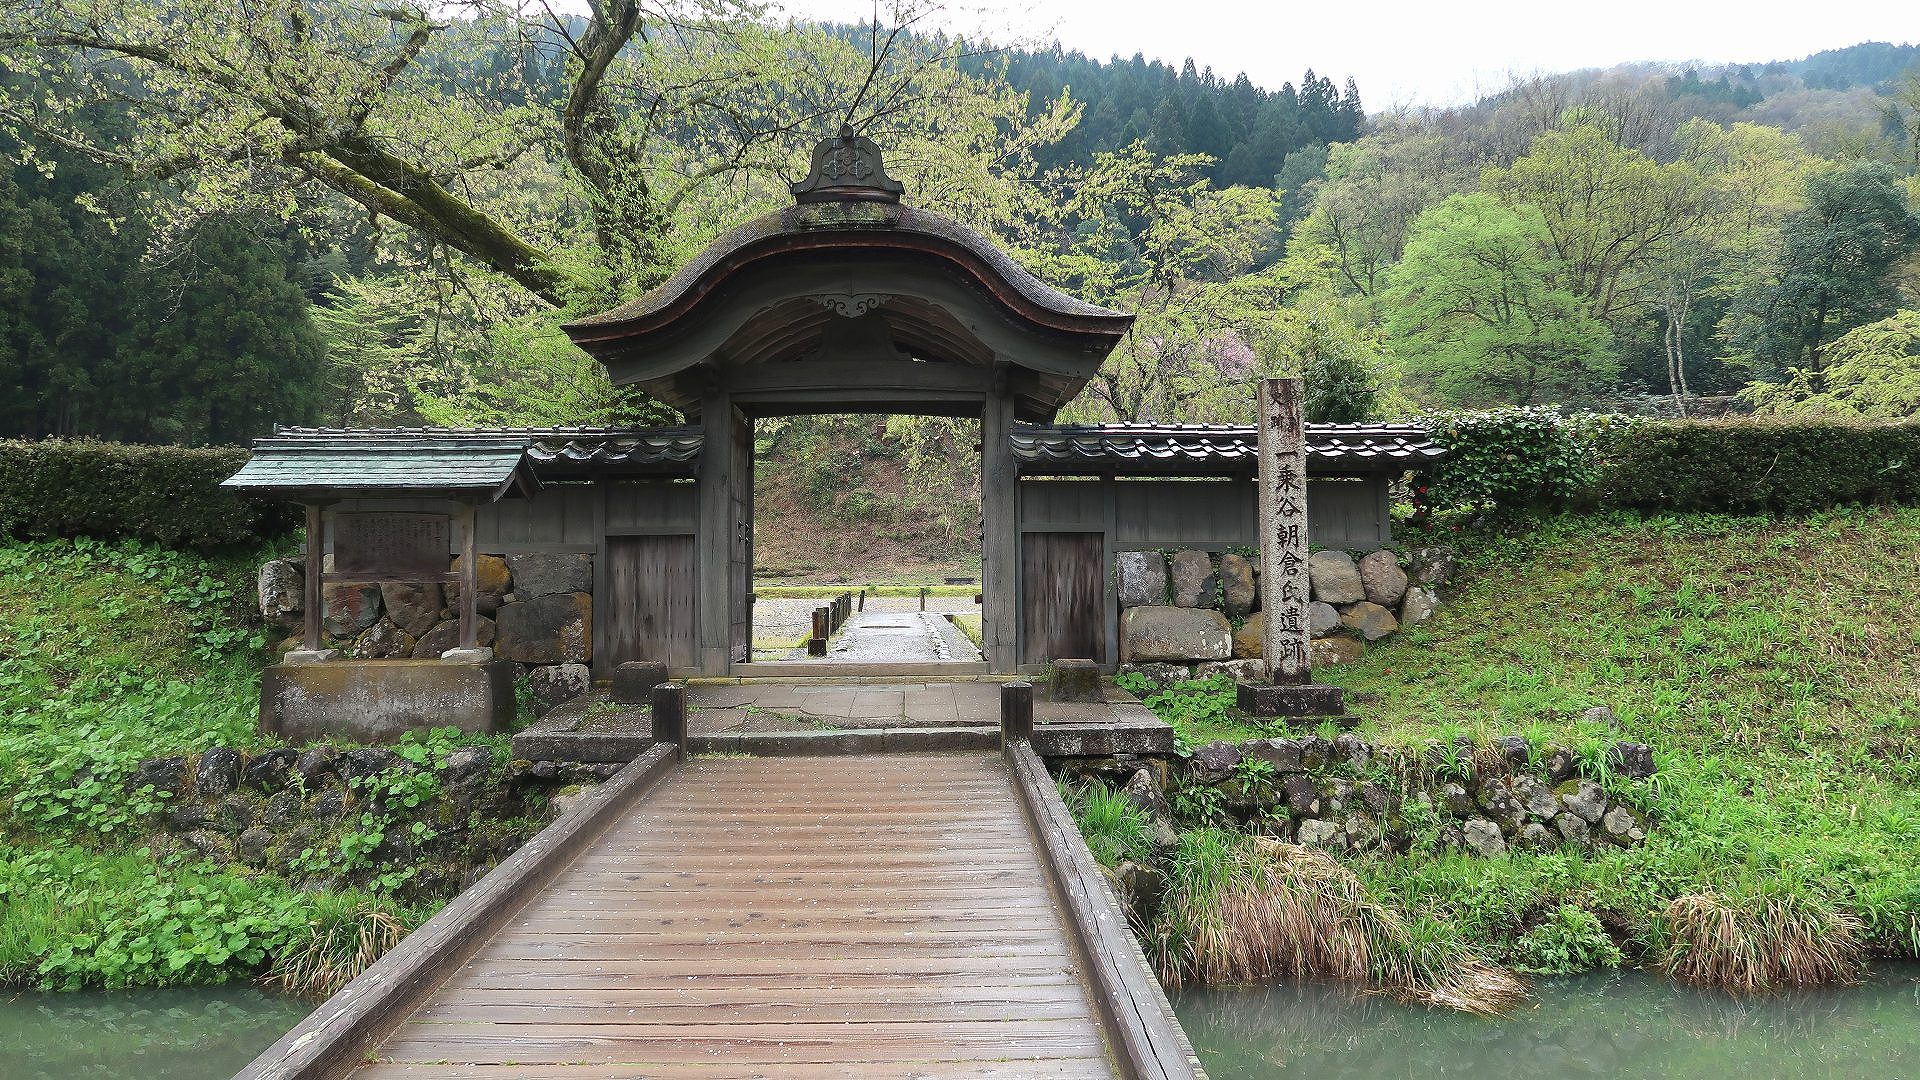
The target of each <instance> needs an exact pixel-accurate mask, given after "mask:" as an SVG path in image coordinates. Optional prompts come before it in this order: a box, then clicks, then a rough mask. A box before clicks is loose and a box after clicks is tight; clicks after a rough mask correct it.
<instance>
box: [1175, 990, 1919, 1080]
mask: <svg viewBox="0 0 1920 1080" xmlns="http://www.w3.org/2000/svg"><path fill="white" fill-rule="evenodd" d="M1174 1008H1175V1010H1176V1011H1177V1012H1178V1013H1179V1014H1180V1022H1181V1024H1182V1026H1184V1027H1185V1028H1186V1030H1187V1035H1188V1036H1189V1037H1190V1038H1191V1039H1192V1040H1193V1044H1194V1048H1195V1050H1197V1051H1198V1052H1199V1054H1200V1061H1201V1064H1203V1065H1205V1066H1206V1069H1207V1073H1208V1075H1209V1076H1211V1077H1212V1078H1213V1080H1271V1078H1275V1077H1289V1078H1291V1077H1313V1078H1314V1080H1343V1078H1347V1077H1366V1078H1368V1080H1400V1078H1403V1077H1404V1078H1406V1080H1434V1078H1436V1077H1447V1076H1460V1077H1472V1078H1474V1080H1499V1078H1504V1077H1520V1078H1525V1080H1565V1078H1569V1077H1600V1076H1604V1077H1623V1078H1632V1077H1684V1078H1687V1080H1787V1078H1794V1080H1800V1078H1813V1077H1822V1078H1825V1077H1833V1078H1836V1080H1838V1078H1847V1080H1856V1078H1857V1080H1881V1078H1897V1077H1904V1078H1912V1080H1920V964H1901V965H1893V966H1889V967H1885V968H1882V969H1880V970H1879V971H1877V972H1876V973H1875V974H1874V975H1873V977H1872V978H1871V979H1870V980H1868V982H1867V983H1866V984H1865V985H1863V986H1857V987H1852V988H1849V989H1843V990H1823V991H1803V992H1796V993H1790V994H1785V995H1782V996H1779V997H1775V998H1768V999H1762V1000H1755V1001H1737V1000H1734V999H1732V998H1729V997H1727V996H1726V995H1723V994H1713V993H1699V992H1694V991H1689V990H1683V989H1679V988H1676V987H1675V986H1673V985H1672V984H1671V983H1668V982H1667V981H1665V980H1664V979H1659V978H1655V977H1652V976H1648V975H1643V974H1640V973H1638V972H1626V973H1615V974H1606V975H1591V976H1583V977H1580V978H1574V979H1558V980H1550V981H1542V982H1540V983H1537V984H1535V986H1534V987H1533V995H1532V1000H1531V1001H1530V1002H1529V1003H1528V1004H1526V1005H1524V1006H1522V1007H1521V1008H1520V1009H1519V1010H1518V1011H1517V1012H1515V1014H1514V1015H1513V1016H1512V1017H1510V1018H1508V1019H1504V1020H1489V1019H1482V1018H1479V1017H1472V1016H1466V1015H1462V1014H1460V1013H1455V1012H1450V1011H1443V1010H1439V1009H1425V1008H1420V1007H1410V1006H1405V1005H1400V1004H1396V1003H1395V1002H1393V1001H1391V1000H1387V999H1383V998H1378V997H1362V998H1357V999H1356V998H1355V997H1354V996H1353V995H1351V994H1349V993H1347V992H1345V991H1343V990H1341V989H1339V988H1336V987H1329V986H1321V985H1309V986H1292V985H1283V986H1259V987H1229V988H1209V989H1201V990H1188V991H1184V992H1181V993H1179V994H1176V995H1174Z"/></svg>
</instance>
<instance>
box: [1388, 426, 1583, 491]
mask: <svg viewBox="0 0 1920 1080" xmlns="http://www.w3.org/2000/svg"><path fill="white" fill-rule="evenodd" d="M1425 426H1426V428H1427V432H1428V434H1429V435H1431V436H1432V438H1433V440H1434V441H1435V442H1437V443H1439V444H1440V445H1441V446H1444V447H1446V448H1447V456H1446V457H1445V458H1444V459H1442V460H1441V461H1440V463H1439V464H1438V465H1437V466H1435V468H1434V470H1433V476H1432V482H1431V484H1430V485H1429V493H1428V499H1429V500H1430V501H1431V503H1432V505H1433V506H1434V507H1436V508H1438V509H1473V510H1485V509H1493V508H1501V509H1508V510H1527V509H1545V508H1549V507H1554V506H1560V505H1563V504H1565V503H1566V502H1567V501H1569V500H1570V499H1572V498H1573V497H1574V496H1575V495H1576V494H1578V493H1579V492H1580V491H1581V490H1582V489H1584V488H1585V487H1587V485H1588V484H1590V483H1591V482H1592V463H1591V460H1590V458H1589V455H1588V454H1587V452H1586V448H1585V447H1584V446H1583V445H1581V442H1580V440H1579V438H1578V437H1577V432H1576V430H1575V428H1574V426H1573V425H1572V424H1570V423H1568V422H1567V421H1566V420H1565V419H1563V418H1562V417H1560V416H1559V415H1558V414H1556V413H1555V412H1554V411H1553V410H1552V409H1539V408H1534V409H1500V410H1495V411H1491V412H1478V413H1455V414H1447V415H1438V416H1431V417H1428V418H1427V419H1426V421H1425Z"/></svg>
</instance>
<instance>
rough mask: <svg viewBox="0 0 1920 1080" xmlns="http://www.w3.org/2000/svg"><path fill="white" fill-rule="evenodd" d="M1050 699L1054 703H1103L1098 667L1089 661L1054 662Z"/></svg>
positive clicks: (1103, 697) (1104, 697)
mask: <svg viewBox="0 0 1920 1080" xmlns="http://www.w3.org/2000/svg"><path fill="white" fill-rule="evenodd" d="M1051 690H1052V693H1051V697H1052V698H1053V700H1055V701H1104V700H1106V695H1104V694H1102V693H1101V689H1100V665H1099V664H1096V663H1094V662H1093V661H1091V660H1055V661H1054V662H1053V686H1052V688H1051Z"/></svg>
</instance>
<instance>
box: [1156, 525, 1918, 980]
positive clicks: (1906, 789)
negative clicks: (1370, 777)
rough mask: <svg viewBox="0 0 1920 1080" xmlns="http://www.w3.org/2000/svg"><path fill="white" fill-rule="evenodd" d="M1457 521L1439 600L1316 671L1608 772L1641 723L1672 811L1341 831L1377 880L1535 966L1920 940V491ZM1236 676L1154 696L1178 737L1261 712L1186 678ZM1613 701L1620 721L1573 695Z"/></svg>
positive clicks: (1407, 709)
mask: <svg viewBox="0 0 1920 1080" xmlns="http://www.w3.org/2000/svg"><path fill="white" fill-rule="evenodd" d="M1418 540H1419V538H1418V537H1413V538H1409V542H1418ZM1457 542H1458V543H1459V544H1460V547H1461V549H1462V567H1461V573H1460V574H1459V576H1458V577H1457V578H1456V581H1455V586H1454V588H1453V589H1452V590H1450V592H1449V594H1448V596H1447V598H1446V602H1445V603H1444V604H1443V606H1442V607H1441V609H1440V611H1439V613H1438V614H1436V615H1435V616H1434V617H1433V618H1432V619H1431V620H1429V621H1428V622H1426V623H1423V624H1421V625H1420V626H1418V627H1414V628H1412V629H1410V630H1408V631H1406V632H1404V633H1401V634H1399V635H1397V636H1396V637H1395V638H1392V639H1389V640H1388V641H1386V642H1383V643H1381V644H1379V645H1376V646H1374V647H1371V648H1369V649H1368V650H1367V652H1366V654H1365V656H1364V657H1363V658H1362V659H1360V660H1359V661H1357V662H1354V663H1352V664H1347V665H1341V666H1338V667H1331V668H1322V669H1317V670H1316V672H1315V674H1316V676H1318V677H1319V678H1321V679H1323V680H1324V681H1327V682H1331V683H1335V684H1337V685H1340V686H1343V687H1345V688H1346V690H1347V692H1348V701H1349V707H1350V708H1351V709H1352V710H1353V711H1354V712H1356V713H1358V714H1359V715H1360V716H1361V717H1362V724H1361V726H1360V728H1359V729H1358V733H1359V734H1360V735H1362V736H1363V737H1365V738H1367V739H1368V740H1369V741H1371V742H1374V743H1376V744H1387V745H1401V746H1405V747H1409V748H1414V747H1419V746H1421V745H1423V744H1425V743H1426V742H1427V741H1428V740H1436V739H1437V740H1441V741H1442V742H1443V743H1449V742H1451V740H1452V739H1454V738H1455V737H1457V736H1461V735H1465V736H1468V737H1470V738H1472V739H1474V740H1476V741H1478V742H1481V743H1485V742H1486V741H1488V740H1490V739H1492V738H1493V737H1495V736H1501V735H1513V734H1520V735H1525V736H1526V737H1527V738H1528V739H1529V740H1530V741H1532V742H1533V743H1534V744H1535V746H1536V747H1539V746H1543V745H1546V744H1548V743H1552V744H1555V745H1559V746H1563V747H1567V748H1570V749H1571V750H1573V751H1574V753H1575V756H1576V757H1577V758H1579V759H1580V765H1581V769H1582V771H1583V772H1585V773H1586V774H1588V775H1590V776H1593V777H1595V778H1596V779H1598V780H1600V781H1601V782H1602V783H1603V784H1607V783H1610V782H1611V781H1612V778H1611V776H1610V773H1609V770H1608V769H1607V767H1606V757H1605V747H1606V746H1608V745H1610V744H1611V743H1612V742H1614V741H1617V740H1622V739H1626V740H1634V741H1642V742H1646V743H1649V744H1651V745H1652V746H1653V747H1654V750H1655V754H1656V760H1657V762H1658V766H1659V771H1658V773H1657V775H1656V776H1655V777H1654V779H1653V780H1652V781H1651V783H1650V785H1649V788H1650V792H1651V801H1650V804H1649V805H1647V806H1646V807H1645V809H1647V810H1648V811H1649V812H1650V813H1651V815H1652V817H1653V819H1654V820H1655V821H1656V822H1657V827H1656V828H1654V829H1653V830H1652V831H1651V834H1650V836H1649V838H1648V840H1647V842H1646V843H1645V844H1643V845H1641V846H1639V847H1634V848H1626V849H1614V848H1604V849H1596V850H1595V851H1593V852H1590V853H1574V852H1568V851H1556V852H1524V851H1514V852H1512V853H1510V854H1508V855H1507V856H1505V857H1501V858H1492V859H1487V858H1477V857H1469V856H1465V855H1449V856H1434V855H1432V854H1425V853H1421V851H1420V848H1419V846H1418V845H1416V849H1415V853H1413V854H1409V855H1405V856H1394V857H1370V856H1360V857H1352V858H1347V857H1343V860H1344V861H1345V863H1346V865H1348V866H1349V868H1350V869H1351V870H1352V872H1353V873H1354V875H1355V876H1356V879H1357V880H1358V882H1359V883H1360V885H1361V886H1362V887H1363V888H1364V890H1365V894H1366V895H1367V896H1368V897H1370V898H1372V900H1374V901H1375V902H1378V903H1379V904H1381V905H1383V906H1384V907H1386V908H1387V909H1390V910H1392V911H1395V912H1398V913H1400V914H1401V915H1402V916H1403V917H1404V918H1405V919H1407V920H1408V921H1409V924H1410V925H1411V924H1413V923H1421V924H1424V925H1427V926H1428V929H1429V931H1430V932H1431V933H1432V934H1433V935H1434V936H1435V938H1436V939H1437V940H1448V941H1452V942H1473V943H1477V947H1478V948H1480V949H1481V950H1482V951H1483V953H1484V955H1485V956H1486V957H1487V958H1488V959H1489V960H1490V961H1493V962H1496V963H1499V964H1502V965H1505V966H1508V967H1513V968H1519V969H1532V970H1541V971H1546V970H1551V971H1556V972H1564V971H1572V970H1580V969H1584V968H1587V967H1594V966H1606V965H1609V964H1613V963H1616V962H1625V963H1630V964H1638V965H1641V966H1645V967H1649V968H1655V969H1659V970H1663V971H1667V972H1669V973H1671V974H1672V975H1673V976H1674V977H1676V978H1678V979H1682V980H1685V981H1688V982H1692V983H1698V984H1703V985H1710V986H1719V987H1724V988H1728V989H1734V990H1741V991H1749V992H1766V991H1773V990H1777V989H1780V988H1783V987H1787V986H1791V985H1796V984H1811V983H1831V982H1837V981H1844V980H1846V979H1848V978H1850V977H1851V976H1852V974H1853V973H1855V972H1857V971H1858V969H1859V965H1860V964H1861V963H1862V962H1864V961H1867V960H1870V959H1871V958H1872V957H1875V956H1902V957H1913V956H1920V698H1917V697H1916V692H1915V687H1916V686H1920V652H1917V651H1916V648H1915V646H1916V643H1920V609H1917V608H1916V607H1915V606H1914V605H1913V603H1912V591H1911V579H1912V567H1913V566H1914V565H1916V562H1920V510H1913V509H1906V508H1888V509H1870V510H1844V511H1840V510H1836V511H1826V512H1821V513H1817V514H1813V515H1810V516H1805V517H1797V518H1786V519H1781V518H1771V517H1768V518H1749V517H1726V516H1716V515H1655V516H1636V515H1632V514H1628V513H1609V514H1597V515H1566V516H1557V517H1548V518H1540V519H1531V520H1528V521H1526V522H1524V523H1523V524H1521V525H1518V526H1511V525H1510V526H1506V527H1503V528H1502V529H1500V530H1497V531H1496V530H1491V529H1489V530H1486V531H1477V532H1471V533H1468V534H1466V535H1464V536H1463V537H1461V538H1459V539H1458V540H1457ZM1221 694H1222V692H1221V691H1220V690H1218V689H1208V688H1206V687H1191V686H1190V687H1187V688H1184V689H1180V690H1178V691H1177V692H1175V693H1173V694H1171V695H1169V696H1164V697H1163V698H1162V699H1160V700H1154V699H1152V698H1150V699H1149V701H1148V704H1149V705H1150V707H1155V708H1156V709H1158V710H1159V711H1161V712H1162V714H1163V715H1165V716H1167V717H1168V719H1170V720H1171V721H1172V722H1174V723H1175V725H1176V727H1177V728H1178V729H1179V731H1180V735H1181V738H1182V741H1183V742H1186V743H1189V744H1191V743H1197V742H1200V741H1205V740H1206V739H1209V738H1216V737H1224V738H1244V737H1250V736H1251V734H1252V732H1253V730H1254V729H1251V728H1246V727H1236V726H1235V725H1233V724H1226V725H1221V724H1219V723H1218V722H1216V721H1214V720H1213V719H1211V717H1212V715H1213V710H1214V705H1213V704H1211V703H1208V702H1196V701H1195V700H1194V699H1195V698H1218V697H1220V696H1221ZM1601 705H1604V706H1607V707H1608V708H1609V709H1610V710H1611V711H1612V714H1613V720H1612V722H1611V723H1598V722H1596V721H1590V720H1587V719H1586V718H1585V715H1584V714H1585V713H1586V711H1587V710H1588V709H1590V708H1593V707H1595V706H1601ZM1196 717H1197V718H1198V719H1196ZM1243 731H1244V732H1246V734H1242V732H1243ZM1178 808H1179V807H1178V799H1177V796H1176V809H1178ZM1191 823H1192V824H1193V825H1196V826H1198V825H1201V824H1208V823H1210V822H1203V821H1199V820H1194V821H1192V822H1191ZM1241 842H1242V843H1243V844H1246V843H1251V842H1252V841H1251V838H1243V839H1242V840H1241ZM1596 924H1597V925H1598V926H1599V927H1601V928H1602V929H1604V931H1605V934H1604V942H1605V943H1606V944H1604V945H1603V944H1602V940H1603V939H1602V938H1597V937H1595V935H1594V934H1593V930H1594V927H1595V925H1596ZM1184 932H1185V931H1183V930H1182V929H1181V928H1178V927H1175V928H1173V929H1172V931H1171V933H1173V934H1174V936H1175V937H1176V938H1177V937H1179V936H1180V934H1182V933H1184ZM1609 946H1610V947H1609Z"/></svg>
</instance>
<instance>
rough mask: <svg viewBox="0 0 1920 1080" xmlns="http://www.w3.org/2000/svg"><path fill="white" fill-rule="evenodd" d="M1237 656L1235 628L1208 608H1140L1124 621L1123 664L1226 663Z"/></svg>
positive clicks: (1122, 638) (1122, 640)
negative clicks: (1234, 636) (1235, 652)
mask: <svg viewBox="0 0 1920 1080" xmlns="http://www.w3.org/2000/svg"><path fill="white" fill-rule="evenodd" d="M1232 655H1233V625H1232V624H1231V623H1229V622H1227V617H1226V616H1225V615H1222V614H1220V613H1219V612H1217V611H1212V610H1209V609H1206V608H1182V607H1136V608H1128V609H1127V610H1126V613H1125V614H1124V615H1122V616H1121V617H1120V660H1121V662H1122V663H1137V662H1140V661H1173V662H1179V661H1190V660H1225V659H1227V658H1229V657H1231V656H1232Z"/></svg>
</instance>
